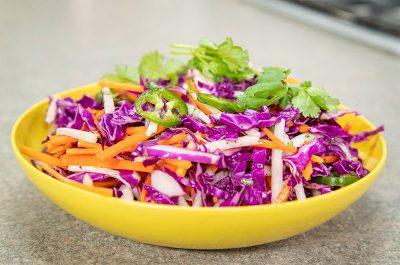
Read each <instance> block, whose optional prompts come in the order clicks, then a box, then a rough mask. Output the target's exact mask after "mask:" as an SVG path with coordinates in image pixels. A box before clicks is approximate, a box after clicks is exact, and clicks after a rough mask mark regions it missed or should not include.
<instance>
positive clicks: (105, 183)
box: [93, 178, 119, 188]
mask: <svg viewBox="0 0 400 265" xmlns="http://www.w3.org/2000/svg"><path fill="white" fill-rule="evenodd" d="M118 184H119V183H118V180H116V179H115V178H107V179H105V180H102V181H93V186H94V187H102V188H112V187H116V186H118Z"/></svg>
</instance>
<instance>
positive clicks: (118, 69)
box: [101, 64, 140, 84]
mask: <svg viewBox="0 0 400 265" xmlns="http://www.w3.org/2000/svg"><path fill="white" fill-rule="evenodd" d="M101 79H104V80H108V81H114V82H119V83H136V84H138V83H139V82H140V77H139V70H138V68H136V67H129V66H128V65H123V64H118V65H116V66H115V74H113V73H106V74H104V75H103V76H102V77H101Z"/></svg>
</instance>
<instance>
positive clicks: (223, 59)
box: [172, 38, 255, 82]
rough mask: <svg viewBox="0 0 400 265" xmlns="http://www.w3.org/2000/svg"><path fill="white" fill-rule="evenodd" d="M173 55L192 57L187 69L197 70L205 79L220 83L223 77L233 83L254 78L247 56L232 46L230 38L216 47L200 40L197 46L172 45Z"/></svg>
mask: <svg viewBox="0 0 400 265" xmlns="http://www.w3.org/2000/svg"><path fill="white" fill-rule="evenodd" d="M172 47H173V48H176V49H179V50H174V51H172V53H174V54H185V55H192V56H193V58H192V59H191V60H190V61H189V62H188V67H193V68H196V69H198V70H199V71H200V72H201V73H202V74H203V75H204V76H205V77H207V78H209V79H211V80H213V81H215V82H221V80H222V78H223V77H224V76H226V77H228V78H229V79H231V80H233V81H238V80H241V79H247V78H251V77H253V76H254V73H255V71H254V70H253V69H251V68H250V67H249V55H248V53H247V51H246V50H244V49H243V48H242V47H240V46H237V45H234V43H233V41H232V39H231V38H226V40H225V41H224V42H223V43H221V44H219V45H217V44H215V43H213V42H211V41H210V40H208V39H202V40H201V41H200V44H199V46H191V45H184V44H173V45H172Z"/></svg>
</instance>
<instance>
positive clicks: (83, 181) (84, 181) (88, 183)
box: [82, 174, 93, 186]
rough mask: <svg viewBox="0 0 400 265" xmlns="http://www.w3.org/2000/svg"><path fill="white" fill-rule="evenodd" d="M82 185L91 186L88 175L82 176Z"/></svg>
mask: <svg viewBox="0 0 400 265" xmlns="http://www.w3.org/2000/svg"><path fill="white" fill-rule="evenodd" d="M82 183H83V184H85V185H87V186H93V180H92V178H91V177H90V176H89V174H85V175H83V179H82Z"/></svg>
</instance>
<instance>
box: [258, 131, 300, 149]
mask: <svg viewBox="0 0 400 265" xmlns="http://www.w3.org/2000/svg"><path fill="white" fill-rule="evenodd" d="M262 130H263V132H264V133H265V134H266V135H267V136H268V137H269V138H270V139H271V140H272V142H274V143H275V144H276V145H279V146H282V147H284V148H285V149H284V150H288V151H290V152H292V153H296V152H297V149H296V148H295V147H293V146H288V145H285V144H284V143H283V142H282V141H281V140H280V139H279V138H278V137H276V136H275V134H273V133H272V132H271V131H270V130H268V128H263V129H262Z"/></svg>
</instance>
